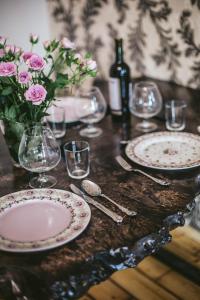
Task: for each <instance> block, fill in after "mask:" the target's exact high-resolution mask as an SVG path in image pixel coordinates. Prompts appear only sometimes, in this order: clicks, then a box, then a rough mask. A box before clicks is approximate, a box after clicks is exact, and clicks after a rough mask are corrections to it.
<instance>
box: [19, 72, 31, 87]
mask: <svg viewBox="0 0 200 300" xmlns="http://www.w3.org/2000/svg"><path fill="white" fill-rule="evenodd" d="M31 78H32V76H31V74H30V73H29V72H27V71H21V72H20V73H19V75H18V81H19V83H22V84H27V83H28V82H29V81H30V80H31Z"/></svg>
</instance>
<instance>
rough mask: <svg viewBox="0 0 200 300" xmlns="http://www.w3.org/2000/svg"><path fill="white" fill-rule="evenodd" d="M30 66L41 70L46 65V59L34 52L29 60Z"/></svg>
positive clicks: (35, 69)
mask: <svg viewBox="0 0 200 300" xmlns="http://www.w3.org/2000/svg"><path fill="white" fill-rule="evenodd" d="M27 64H28V67H29V68H30V69H32V70H34V71H41V70H42V69H43V68H44V66H45V60H44V59H43V58H42V57H41V56H39V55H37V54H33V55H32V56H31V58H29V59H28V60H27Z"/></svg>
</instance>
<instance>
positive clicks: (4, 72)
mask: <svg viewBox="0 0 200 300" xmlns="http://www.w3.org/2000/svg"><path fill="white" fill-rule="evenodd" d="M16 70H17V66H16V65H15V64H14V63H12V62H2V63H0V76H2V77H6V76H8V77H10V76H13V75H15V74H16Z"/></svg>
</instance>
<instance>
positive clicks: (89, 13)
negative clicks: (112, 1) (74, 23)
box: [81, 0, 108, 29]
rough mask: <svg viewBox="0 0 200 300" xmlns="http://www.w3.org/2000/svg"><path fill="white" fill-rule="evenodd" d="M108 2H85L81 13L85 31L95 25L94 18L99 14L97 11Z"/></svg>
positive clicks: (95, 0)
mask: <svg viewBox="0 0 200 300" xmlns="http://www.w3.org/2000/svg"><path fill="white" fill-rule="evenodd" d="M107 2H108V0H87V1H86V4H85V6H84V8H83V12H82V16H81V19H82V22H83V24H84V26H85V28H86V29H89V28H90V27H91V26H92V25H93V24H94V23H95V18H94V17H95V16H97V15H98V14H99V9H101V8H102V6H103V4H106V3H107Z"/></svg>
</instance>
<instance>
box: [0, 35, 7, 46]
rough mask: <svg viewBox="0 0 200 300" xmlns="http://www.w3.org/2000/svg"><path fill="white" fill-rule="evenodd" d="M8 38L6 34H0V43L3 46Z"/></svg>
mask: <svg viewBox="0 0 200 300" xmlns="http://www.w3.org/2000/svg"><path fill="white" fill-rule="evenodd" d="M6 40H7V39H6V38H5V37H4V36H0V45H1V46H3V45H4V44H5V42H6Z"/></svg>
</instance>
